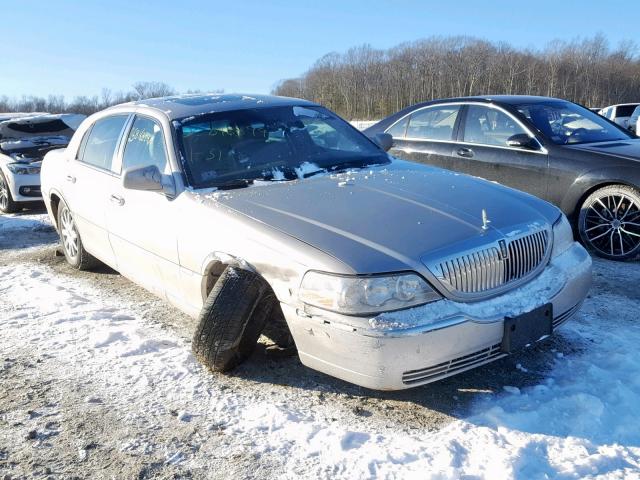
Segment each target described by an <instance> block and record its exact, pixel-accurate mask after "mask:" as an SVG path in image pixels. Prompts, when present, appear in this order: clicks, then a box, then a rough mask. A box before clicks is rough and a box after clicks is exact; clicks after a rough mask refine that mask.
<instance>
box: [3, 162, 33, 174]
mask: <svg viewBox="0 0 640 480" xmlns="http://www.w3.org/2000/svg"><path fill="white" fill-rule="evenodd" d="M7 168H8V169H9V170H10V171H11V172H13V173H15V174H16V175H35V174H37V173H40V167H34V166H32V165H28V164H25V163H9V164H7Z"/></svg>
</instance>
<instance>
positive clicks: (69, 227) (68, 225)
mask: <svg viewBox="0 0 640 480" xmlns="http://www.w3.org/2000/svg"><path fill="white" fill-rule="evenodd" d="M60 219H61V220H62V221H61V225H60V236H61V237H62V246H63V247H64V251H65V252H66V253H67V255H68V256H69V257H71V258H76V257H77V255H78V240H79V238H78V231H77V230H76V225H75V223H74V221H73V217H72V216H71V212H70V211H69V209H68V208H65V209H64V210H63V211H62V213H61V215H60Z"/></svg>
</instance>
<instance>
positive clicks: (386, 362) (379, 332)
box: [282, 243, 591, 390]
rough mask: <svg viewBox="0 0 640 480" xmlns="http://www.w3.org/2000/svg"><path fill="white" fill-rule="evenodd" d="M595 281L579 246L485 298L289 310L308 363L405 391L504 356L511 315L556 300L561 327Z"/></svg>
mask: <svg viewBox="0 0 640 480" xmlns="http://www.w3.org/2000/svg"><path fill="white" fill-rule="evenodd" d="M590 286H591V257H590V256H589V254H588V253H587V252H586V251H585V250H584V248H582V247H581V246H580V245H578V244H577V243H576V244H574V245H573V247H571V248H570V249H568V250H567V251H566V252H564V253H563V254H562V255H559V256H558V257H556V258H553V259H551V262H550V263H549V265H548V266H547V267H546V268H545V270H544V271H543V272H542V273H541V274H540V275H539V276H538V277H536V278H535V279H534V280H532V281H530V282H528V283H527V284H525V285H523V286H521V287H519V288H518V289H515V290H512V291H509V292H507V293H505V294H503V295H501V296H499V297H495V298H492V299H488V300H483V301H479V302H474V303H457V302H453V301H450V300H440V301H437V302H434V303H431V304H428V305H424V306H421V307H416V308H412V309H408V310H403V311H399V312H391V313H386V314H382V315H378V316H377V317H374V318H359V317H347V316H342V315H335V314H324V313H323V314H315V312H314V314H312V315H308V314H306V313H303V312H301V311H299V310H296V309H295V308H293V307H291V306H289V305H284V304H283V305H282V307H283V311H284V313H285V316H286V318H287V323H288V324H289V328H290V329H291V332H292V334H293V336H294V339H295V341H296V345H297V347H298V352H299V354H300V359H301V361H302V363H304V364H305V365H307V366H309V367H311V368H314V369H316V370H319V371H322V372H325V373H328V374H330V375H333V376H335V377H338V378H342V379H343V380H346V381H349V382H352V383H355V384H358V385H361V386H364V387H368V388H373V389H379V390H399V389H405V388H410V387H414V386H417V385H422V384H425V383H429V382H433V381H436V380H439V379H441V378H444V377H447V376H450V375H453V374H455V373H460V372H463V371H465V370H469V369H471V368H474V367H477V366H479V365H483V364H485V363H488V362H490V361H493V360H496V359H498V358H501V357H502V356H504V354H503V353H502V352H501V351H500V343H501V341H502V336H503V323H504V318H505V317H509V316H514V315H519V314H522V313H525V312H528V311H531V310H534V309H535V308H537V307H539V306H542V305H545V304H547V303H553V312H554V317H555V318H554V324H559V323H560V322H564V321H566V320H567V319H568V318H569V317H570V316H572V315H573V314H574V313H575V312H576V311H577V309H578V307H579V306H580V304H581V303H582V301H583V300H584V298H585V297H586V295H587V293H588V291H589V288H590ZM416 372H417V373H416Z"/></svg>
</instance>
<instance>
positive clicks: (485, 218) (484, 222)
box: [482, 208, 491, 232]
mask: <svg viewBox="0 0 640 480" xmlns="http://www.w3.org/2000/svg"><path fill="white" fill-rule="evenodd" d="M490 223H491V220H489V217H488V216H487V211H486V210H485V209H484V208H483V209H482V230H484V231H485V232H486V231H487V230H489V224H490Z"/></svg>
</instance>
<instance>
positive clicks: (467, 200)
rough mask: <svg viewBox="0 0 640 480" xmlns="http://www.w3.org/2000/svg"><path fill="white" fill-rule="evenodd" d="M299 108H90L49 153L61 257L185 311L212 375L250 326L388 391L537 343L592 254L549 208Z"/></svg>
mask: <svg viewBox="0 0 640 480" xmlns="http://www.w3.org/2000/svg"><path fill="white" fill-rule="evenodd" d="M389 146H390V144H389V139H388V137H387V136H385V135H379V136H378V137H376V138H375V139H373V140H372V139H369V138H367V137H366V136H364V135H363V134H361V133H360V132H358V131H357V130H356V129H355V128H353V127H351V126H350V125H349V124H348V123H347V122H345V121H344V120H342V119H340V118H339V117H338V116H336V115H335V114H333V113H332V112H330V111H329V110H327V109H325V108H323V107H321V106H319V105H317V104H314V103H311V102H307V101H303V100H297V99H289V98H281V97H271V96H241V95H188V96H177V97H168V98H161V99H152V100H145V101H141V102H135V103H129V104H124V105H120V106H116V107H112V108H109V109H107V110H104V111H102V112H99V113H97V114H95V115H93V116H91V117H89V118H88V119H87V120H86V121H85V122H84V123H83V124H82V125H81V126H80V128H79V129H78V131H77V132H76V134H75V135H74V137H73V139H72V140H71V143H70V144H69V146H68V147H67V148H66V149H65V150H56V151H53V152H51V153H49V154H48V155H47V156H46V158H45V160H44V163H43V166H42V189H43V196H44V199H45V203H46V205H47V209H48V211H49V214H50V216H51V218H52V220H53V222H54V225H55V226H56V228H57V229H58V232H59V233H60V237H61V243H62V245H63V249H64V253H65V256H66V258H67V261H68V262H69V263H70V264H71V265H72V266H74V267H76V268H79V269H85V268H91V267H92V266H94V265H95V264H96V262H98V261H100V262H103V263H106V264H107V265H109V266H111V267H112V268H114V269H116V270H118V271H119V272H121V273H122V274H123V275H125V276H127V277H128V278H130V279H131V280H133V281H135V282H137V283H139V284H140V285H142V286H144V287H145V288H147V289H149V290H151V291H152V292H155V293H156V294H158V295H160V296H161V297H163V298H165V299H166V300H168V301H169V302H171V303H173V304H174V305H176V306H177V307H178V308H180V309H181V310H183V311H184V312H186V313H188V314H190V315H192V316H194V317H198V318H199V324H198V327H197V329H196V332H195V335H194V341H193V350H194V353H195V355H196V357H197V358H199V359H200V360H201V361H202V362H203V363H204V364H205V365H207V366H208V367H209V368H211V369H213V370H215V371H226V370H229V369H231V368H233V367H234V366H236V365H237V364H238V363H240V362H241V361H243V360H244V359H246V358H247V357H248V356H249V355H250V354H251V351H252V350H253V348H254V346H255V344H256V342H257V340H258V337H259V336H260V335H261V333H265V334H266V335H267V336H269V337H271V338H272V339H273V340H274V341H275V342H276V343H278V344H281V345H282V346H283V347H286V346H287V344H288V343H290V342H293V343H294V344H295V347H296V348H297V351H298V353H299V355H300V359H301V361H302V363H304V364H305V365H307V366H309V367H311V368H314V369H317V370H320V371H322V372H325V373H328V374H330V375H333V376H336V377H339V378H341V379H344V380H347V381H349V382H353V383H355V384H358V385H362V386H365V387H369V388H373V389H385V390H394V389H404V388H409V387H413V386H416V385H421V384H425V383H428V382H432V381H435V380H438V379H440V378H443V377H446V376H449V375H453V374H455V373H459V372H462V371H464V370H468V369H470V368H473V367H476V366H479V365H482V364H485V363H488V362H491V361H493V360H496V359H498V358H501V357H503V356H504V355H507V354H508V353H510V352H513V351H516V350H518V349H520V348H523V347H525V346H526V345H529V344H532V343H533V342H535V341H537V340H539V339H541V338H545V337H546V336H548V335H549V334H551V333H552V332H553V331H554V330H555V329H556V328H557V327H558V326H559V325H560V324H561V323H562V322H564V321H566V320H567V319H568V318H569V317H571V316H572V315H573V314H574V313H575V312H576V311H577V309H578V308H579V307H580V305H581V302H582V301H583V299H584V298H585V296H586V294H587V291H588V289H589V287H590V284H591V260H590V257H589V255H588V254H587V253H586V252H585V250H584V249H583V248H582V247H581V246H580V245H579V244H577V243H575V242H574V239H573V234H572V231H571V226H570V225H569V222H568V221H567V219H566V218H565V217H564V216H563V215H562V213H561V212H560V211H559V210H558V209H557V208H556V207H554V206H552V205H550V204H549V203H546V202H544V201H542V200H539V199H537V198H535V197H532V196H530V195H527V194H524V193H521V192H518V191H515V190H512V189H509V188H506V187H502V186H500V185H497V184H494V183H490V182H487V181H484V180H480V179H477V178H472V177H469V176H465V175H460V174H457V173H453V172H450V171H446V170H441V169H438V168H433V167H428V166H424V165H418V164H412V163H408V162H403V161H400V160H396V159H394V158H392V157H390V156H389V155H388V154H387V153H386V151H385V149H388V148H389Z"/></svg>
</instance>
